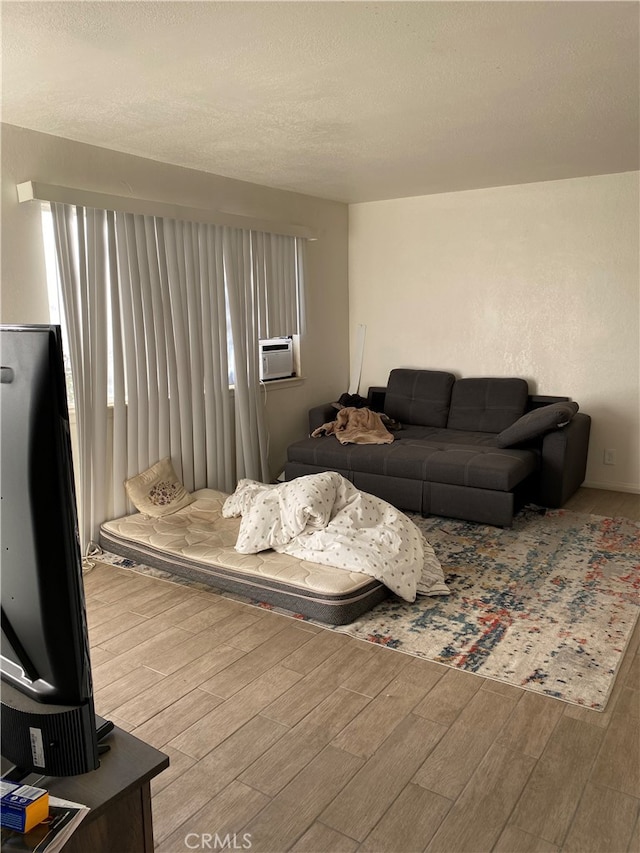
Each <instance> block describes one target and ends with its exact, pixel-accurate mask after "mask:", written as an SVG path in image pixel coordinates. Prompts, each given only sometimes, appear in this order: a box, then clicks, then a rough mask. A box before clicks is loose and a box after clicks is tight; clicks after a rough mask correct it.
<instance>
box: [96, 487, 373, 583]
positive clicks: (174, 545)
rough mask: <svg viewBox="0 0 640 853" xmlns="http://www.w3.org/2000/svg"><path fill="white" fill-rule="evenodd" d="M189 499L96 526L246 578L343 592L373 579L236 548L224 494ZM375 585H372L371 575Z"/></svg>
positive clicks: (136, 544) (236, 523) (205, 492)
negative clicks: (172, 508) (154, 514)
mask: <svg viewBox="0 0 640 853" xmlns="http://www.w3.org/2000/svg"><path fill="white" fill-rule="evenodd" d="M193 495H194V498H195V500H194V502H193V503H192V504H190V505H189V506H187V507H185V508H184V509H181V510H178V512H175V513H172V514H171V515H165V516H163V517H162V518H151V517H150V516H147V515H142V514H141V513H136V514H134V515H128V516H125V517H124V518H116V519H114V520H113V521H106V522H105V523H104V524H103V525H102V528H103V530H104V531H105V532H106V533H107V534H108V535H109V536H113V537H116V538H117V539H118V540H119V541H121V542H122V543H123V544H130V546H131V547H133V548H136V549H137V550H138V549H139V550H140V552H141V553H140V562H144V559H143V556H144V551H145V549H149V550H150V551H151V550H153V551H160V552H162V553H163V554H164V555H165V556H171V555H173V556H175V557H177V558H179V559H180V560H181V561H194V563H199V564H205V565H210V566H212V567H221V568H224V569H229V570H232V571H234V572H236V573H238V575H241V576H243V577H245V578H246V579H247V580H248V579H251V578H255V579H256V581H260V580H261V579H262V580H267V579H268V580H271V581H276V582H277V583H279V584H283V585H288V586H292V587H298V588H301V589H304V590H306V591H308V592H309V593H312V594H317V595H331V596H335V595H339V596H340V595H349V594H352V593H354V592H356V591H357V590H359V589H361V588H363V587H370V586H371V585H372V581H373V579H372V578H371V577H369V576H368V575H365V574H362V573H361V572H351V571H346V570H344V569H337V568H333V567H331V566H322V565H320V564H318V563H311V562H308V561H307V560H300V559H298V558H297V557H291V556H289V555H287V554H279V553H277V552H275V551H262V552H261V553H259V554H239V553H238V552H237V551H236V550H235V548H234V545H235V543H236V539H237V537H238V530H239V528H240V519H239V518H223V517H222V505H223V503H224V501H225V500H226V498H227V497H228V495H226V494H225V493H224V492H218V491H215V490H214V489H200V490H198V491H196V492H194V493H193ZM373 583H374V584H375V585H378V584H377V583H376V582H375V581H373Z"/></svg>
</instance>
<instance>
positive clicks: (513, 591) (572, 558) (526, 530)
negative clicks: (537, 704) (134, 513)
mask: <svg viewBox="0 0 640 853" xmlns="http://www.w3.org/2000/svg"><path fill="white" fill-rule="evenodd" d="M410 517H411V518H412V519H413V521H415V523H416V524H417V525H418V526H419V527H420V529H421V530H422V531H423V533H424V535H425V537H426V538H427V539H428V541H429V542H430V543H431V544H432V546H433V548H434V550H435V552H436V554H437V556H438V558H439V559H440V561H441V563H442V567H443V570H444V573H445V578H446V581H447V584H448V586H449V589H450V590H451V595H449V596H444V597H439V598H422V597H421V598H419V599H418V600H417V601H416V602H415V603H414V604H407V603H406V602H404V601H402V600H401V599H398V598H396V597H391V598H389V599H387V600H386V601H383V602H382V603H381V604H379V605H378V606H377V607H375V608H374V609H373V610H371V611H370V612H369V613H368V614H366V615H365V616H363V617H362V618H360V619H358V620H357V621H356V622H353V623H352V624H351V625H344V626H340V627H337V628H331V629H329V630H336V631H339V632H340V633H345V634H349V635H351V636H353V637H356V638H358V639H361V640H366V641H369V642H372V643H378V644H380V645H384V646H387V647H388V648H392V649H397V650H398V651H400V652H405V653H407V654H411V655H415V656H417V657H421V658H425V659H427V660H432V661H436V662H438V663H442V664H446V665H447V666H451V667H455V668H457V669H462V670H465V671H467V672H474V673H477V674H478V675H481V676H483V677H486V678H492V679H497V680H498V681H504V682H506V683H508V684H513V685H517V686H519V687H524V688H526V689H529V690H533V691H535V692H538V693H544V694H546V695H549V696H554V697H556V698H558V699H562V700H564V701H566V702H571V703H574V704H577V705H583V706H585V707H588V708H593V709H595V710H599V711H601V710H603V709H604V707H605V705H606V702H607V699H608V696H609V694H610V692H611V689H612V687H613V682H614V680H615V675H616V671H617V669H618V666H619V665H620V663H621V661H622V656H623V654H624V651H625V649H626V647H627V644H628V643H629V640H630V639H631V634H632V632H633V628H634V626H635V623H636V621H637V618H638V614H639V612H640V523H638V522H633V521H630V520H628V519H625V518H604V517H602V516H594V515H583V514H580V513H575V512H567V511H564V510H553V511H546V512H545V511H544V510H539V509H537V508H527V509H525V510H524V511H523V512H521V513H520V514H519V515H518V516H517V517H516V519H515V521H514V525H513V527H512V528H510V529H502V528H496V527H490V526H485V525H479V524H473V523H469V522H464V521H454V520H448V519H443V518H421V517H420V516H417V515H413V514H410ZM98 559H99V560H100V561H101V562H108V563H113V564H115V565H120V566H126V567H127V568H131V569H133V570H135V571H142V572H145V573H147V574H152V575H154V576H156V577H163V578H166V579H170V580H173V581H177V582H178V583H187V585H195V586H198V587H199V588H206V587H204V586H203V585H202V584H193V583H191V584H190V583H189V582H185V581H184V580H183V579H181V578H179V577H177V576H172V575H169V574H168V573H167V572H162V571H159V570H157V569H149V568H148V567H145V566H141V565H139V564H135V563H132V561H131V560H124V559H122V558H120V557H116V556H114V555H109V554H104V555H101V556H100V557H99V558H98ZM224 594H225V595H227V594H226V593H224ZM228 597H230V598H234V599H235V600H240V601H245V602H247V603H250V604H254V605H257V606H261V607H265V608H268V609H271V610H277V612H280V613H283V612H285V611H282V610H279V609H278V608H273V607H271V606H270V605H265V604H261V603H260V602H259V601H248V600H247V599H242V598H240V597H239V596H237V595H228ZM288 615H290V616H292V615H296V614H288ZM297 618H301V617H300V616H297ZM323 627H326V626H323Z"/></svg>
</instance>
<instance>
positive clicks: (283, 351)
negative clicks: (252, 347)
mask: <svg viewBox="0 0 640 853" xmlns="http://www.w3.org/2000/svg"><path fill="white" fill-rule="evenodd" d="M258 344H259V346H260V380H261V381H262V382H268V381H269V380H270V379H287V378H288V377H289V376H293V340H292V339H291V338H267V339H266V340H263V341H258Z"/></svg>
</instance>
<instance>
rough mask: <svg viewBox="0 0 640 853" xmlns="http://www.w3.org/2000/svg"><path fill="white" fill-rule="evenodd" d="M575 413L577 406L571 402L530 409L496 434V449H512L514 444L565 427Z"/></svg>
mask: <svg viewBox="0 0 640 853" xmlns="http://www.w3.org/2000/svg"><path fill="white" fill-rule="evenodd" d="M577 411H578V404H577V403H572V402H569V403H551V404H550V405H548V406H541V407H540V408H539V409H532V410H531V411H530V412H527V414H526V415H523V416H522V417H521V418H519V419H518V420H517V421H516V422H515V423H514V424H511V426H509V427H507V428H506V429H503V430H502V432H501V433H498V436H497V439H496V441H497V444H498V447H512V446H513V445H514V444H522V442H523V441H529V440H530V439H532V438H537V437H538V436H539V435H544V433H545V432H549V431H550V430H552V429H558V427H563V426H566V425H567V424H568V423H569V421H570V420H571V418H572V417H573V416H574V415H575V413H576V412H577Z"/></svg>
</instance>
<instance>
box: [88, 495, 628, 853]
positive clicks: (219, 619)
mask: <svg viewBox="0 0 640 853" xmlns="http://www.w3.org/2000/svg"><path fill="white" fill-rule="evenodd" d="M569 508H571V509H575V510H578V511H583V512H593V513H597V514H600V515H624V516H627V517H630V518H634V519H640V497H639V496H637V495H628V494H619V493H614V492H605V491H598V490H594V489H581V490H580V491H579V492H578V493H577V494H576V495H575V496H574V498H573V499H572V500H571V502H570V504H569ZM85 586H86V593H87V597H88V611H89V624H90V638H91V643H92V662H93V673H94V683H95V691H96V692H95V699H96V710H97V712H98V713H99V714H101V715H102V716H104V717H108V718H110V719H112V720H113V721H114V722H115V723H116V724H117V725H119V726H121V727H122V728H124V729H126V730H128V731H131V732H133V733H135V734H136V735H137V736H138V737H140V738H141V739H143V740H145V741H147V742H148V743H150V744H153V745H154V746H156V747H158V748H160V749H162V750H163V751H164V752H166V753H167V754H168V755H169V756H170V759H171V766H170V767H169V769H168V770H166V771H165V772H164V773H163V774H161V775H160V776H159V777H158V778H157V779H156V780H155V781H154V783H153V789H152V790H153V820H154V828H155V838H156V848H157V850H158V851H159V853H174V851H179V853H184V851H187V850H189V849H200V850H203V849H218V850H220V849H249V845H250V849H251V850H252V851H254V853H263V852H264V853H266V851H274V853H284V851H286V850H293V851H300V853H302V851H307V852H308V853H321V851H331V852H332V853H333V851H335V853H349V851H355V850H358V851H391V853H409V851H428V853H436V851H439V852H440V853H462V851H473V853H484V852H485V851H501V853H519V851H522V853H525V851H526V853H551V851H559V850H563V851H576V852H577V853H578V852H579V853H587V851H594V853H622V851H640V822H639V813H640V652H638V646H639V644H640V629H639V628H637V630H636V632H635V635H634V638H633V640H632V642H631V644H630V646H629V648H628V649H627V652H626V654H625V657H624V662H623V664H622V667H621V669H620V671H619V674H618V677H617V680H616V684H615V688H614V691H613V694H612V696H611V698H610V700H609V703H608V705H607V708H606V711H605V712H603V713H599V712H596V711H589V710H585V709H582V708H579V707H576V706H573V705H568V704H566V703H563V702H560V701H558V700H556V699H552V698H547V697H544V696H541V695H539V694H535V693H530V692H527V691H525V690H522V689H520V688H518V687H512V686H509V685H505V684H502V683H499V682H496V681H491V680H488V679H483V678H481V677H479V676H476V675H473V674H468V673H464V672H459V671H456V670H453V669H450V668H448V667H445V666H440V665H438V664H435V663H431V662H428V661H422V660H419V659H417V658H413V657H410V656H408V655H403V654H401V653H398V652H394V651H392V650H390V649H385V648H383V647H380V646H375V645H372V644H368V643H364V642H361V641H358V640H355V639H353V638H351V637H347V636H345V635H342V634H337V633H334V632H332V631H328V630H324V629H322V628H319V627H317V626H314V625H308V624H306V623H304V622H300V621H297V620H292V619H289V618H286V617H283V616H280V615H277V614H275V613H270V612H269V611H264V610H260V609H258V608H253V607H250V606H247V605H243V604H239V603H236V602H233V601H229V600H227V599H223V598H221V597H220V596H217V595H215V594H213V593H209V592H201V591H199V590H196V589H192V588H187V587H185V586H180V585H176V584H172V583H168V582H166V581H161V580H155V579H153V578H148V577H144V576H141V575H138V574H134V573H132V572H129V571H127V570H124V569H120V568H114V567H107V566H102V565H100V564H98V565H97V566H96V567H95V569H93V570H92V571H90V572H89V573H88V574H87V575H86V576H85ZM216 836H217V838H216ZM224 844H226V847H223V846H222V845H224ZM114 853H117V851H114Z"/></svg>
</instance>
